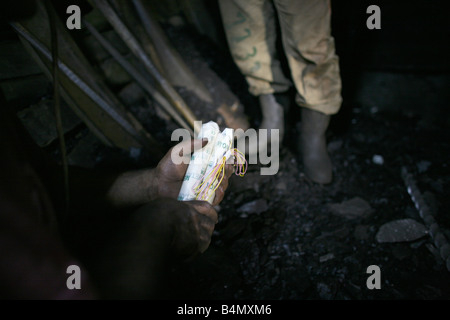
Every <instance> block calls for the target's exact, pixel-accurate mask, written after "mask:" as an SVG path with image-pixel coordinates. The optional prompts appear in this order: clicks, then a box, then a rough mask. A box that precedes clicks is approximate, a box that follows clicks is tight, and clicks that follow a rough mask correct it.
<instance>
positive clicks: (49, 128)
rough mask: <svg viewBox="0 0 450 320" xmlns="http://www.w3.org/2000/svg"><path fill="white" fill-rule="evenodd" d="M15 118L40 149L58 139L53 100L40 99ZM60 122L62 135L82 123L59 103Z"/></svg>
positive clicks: (66, 107) (70, 110)
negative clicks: (17, 118)
mask: <svg viewBox="0 0 450 320" xmlns="http://www.w3.org/2000/svg"><path fill="white" fill-rule="evenodd" d="M17 116H18V117H19V119H20V121H21V122H22V124H23V125H24V126H25V128H26V129H27V131H28V133H29V134H30V136H31V137H32V138H33V140H34V141H35V142H36V143H37V145H39V146H40V147H45V146H48V145H49V144H50V143H51V142H52V141H54V140H55V139H57V138H58V132H57V129H56V120H55V113H54V109H53V100H49V99H42V100H40V101H39V102H38V103H37V104H34V105H31V106H30V107H28V108H26V109H24V110H21V111H19V112H18V113H17ZM61 121H62V125H63V132H64V133H67V132H69V131H70V130H72V129H73V128H75V127H76V126H77V125H79V124H80V123H82V121H81V119H80V118H78V116H77V115H76V114H75V113H74V112H73V111H72V109H70V108H69V107H68V106H67V105H66V104H65V103H61Z"/></svg>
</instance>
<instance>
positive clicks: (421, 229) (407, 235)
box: [376, 219, 428, 243]
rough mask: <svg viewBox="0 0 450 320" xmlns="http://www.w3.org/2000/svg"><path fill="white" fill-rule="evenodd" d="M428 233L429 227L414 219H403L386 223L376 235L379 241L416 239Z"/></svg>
mask: <svg viewBox="0 0 450 320" xmlns="http://www.w3.org/2000/svg"><path fill="white" fill-rule="evenodd" d="M427 234H428V229H427V228H426V227H425V226H424V225H423V224H421V223H419V222H417V221H415V220H413V219H401V220H395V221H391V222H388V223H385V224H384V225H382V226H381V227H380V230H378V233H377V235H376V239H377V241H378V242H379V243H383V242H402V241H414V240H417V239H420V238H422V237H423V236H425V235H427Z"/></svg>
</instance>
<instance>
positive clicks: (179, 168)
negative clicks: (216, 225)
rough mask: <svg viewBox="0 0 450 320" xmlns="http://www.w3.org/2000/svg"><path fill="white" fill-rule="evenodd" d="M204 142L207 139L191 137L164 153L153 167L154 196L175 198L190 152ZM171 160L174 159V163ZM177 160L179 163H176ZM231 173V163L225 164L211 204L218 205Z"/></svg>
mask: <svg viewBox="0 0 450 320" xmlns="http://www.w3.org/2000/svg"><path fill="white" fill-rule="evenodd" d="M206 144H207V140H194V139H193V140H190V141H183V142H181V143H179V144H177V145H176V146H174V147H173V148H171V149H170V150H169V151H168V152H167V153H166V155H165V156H164V157H163V158H162V159H161V161H160V162H159V163H158V166H157V167H156V169H155V178H154V185H155V191H154V193H155V196H156V197H168V198H172V199H177V197H178V193H179V192H180V189H181V184H182V182H183V179H184V175H185V174H186V170H187V168H188V165H189V160H190V159H191V155H192V153H193V152H194V151H196V150H199V149H201V148H203V147H204V146H205V145H206ZM174 158H177V159H174ZM173 160H175V163H174V161H173ZM177 160H178V161H177ZM181 160H182V161H181ZM178 162H181V163H180V164H176V163H178ZM232 173H233V167H232V165H229V164H228V165H226V167H225V176H224V178H223V180H222V183H221V184H220V186H219V187H218V188H217V190H216V195H215V198H214V202H213V206H215V205H218V204H219V203H220V202H221V201H222V200H223V197H224V195H225V190H226V189H227V187H228V178H229V177H230V176H231V174H232Z"/></svg>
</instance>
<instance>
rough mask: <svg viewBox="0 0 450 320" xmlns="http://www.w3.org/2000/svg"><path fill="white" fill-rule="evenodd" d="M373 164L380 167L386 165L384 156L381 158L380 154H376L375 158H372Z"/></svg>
mask: <svg viewBox="0 0 450 320" xmlns="http://www.w3.org/2000/svg"><path fill="white" fill-rule="evenodd" d="M372 162H373V163H375V164H378V165H380V166H381V165H383V163H384V159H383V156H381V155H379V154H375V155H374V156H373V157H372Z"/></svg>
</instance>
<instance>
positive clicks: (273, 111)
mask: <svg viewBox="0 0 450 320" xmlns="http://www.w3.org/2000/svg"><path fill="white" fill-rule="evenodd" d="M259 105H260V106H261V112H262V116H263V120H262V122H261V126H260V127H259V128H260V129H268V142H270V129H278V130H279V139H280V143H281V142H282V141H283V136H284V109H283V106H281V105H280V104H279V103H278V102H277V100H276V99H275V96H274V95H273V94H263V95H260V96H259Z"/></svg>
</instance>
